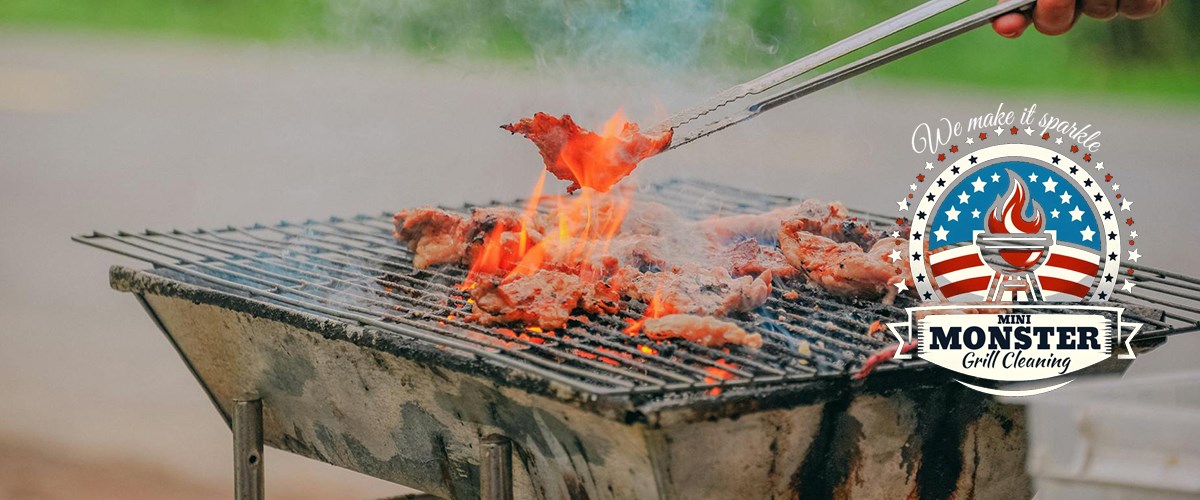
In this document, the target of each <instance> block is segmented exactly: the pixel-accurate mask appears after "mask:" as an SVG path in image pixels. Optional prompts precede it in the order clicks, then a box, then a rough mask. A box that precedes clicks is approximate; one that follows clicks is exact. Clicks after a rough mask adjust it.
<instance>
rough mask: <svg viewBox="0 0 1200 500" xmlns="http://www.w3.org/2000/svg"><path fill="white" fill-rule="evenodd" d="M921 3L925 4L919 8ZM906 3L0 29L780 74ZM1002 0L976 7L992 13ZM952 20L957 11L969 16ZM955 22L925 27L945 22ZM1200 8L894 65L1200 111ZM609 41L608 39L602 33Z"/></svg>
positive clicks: (450, 3) (134, 14) (70, 20)
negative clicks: (620, 61)
mask: <svg viewBox="0 0 1200 500" xmlns="http://www.w3.org/2000/svg"><path fill="white" fill-rule="evenodd" d="M914 1H915V0H914ZM909 3H910V2H906V3H903V4H897V2H895V1H894V0H892V1H887V0H871V1H868V0H862V1H857V2H846V1H844V0H736V1H734V0H565V1H564V0H505V1H494V2H479V1H476V0H354V1H353V2H351V1H344V0H4V1H3V2H0V24H6V25H11V26H22V27H54V28H70V29H83V30H89V31H104V32H124V33H153V34H167V35H178V36H187V37H216V38H226V39H237V40H247V41H265V42H280V43H282V42H293V41H305V42H319V43H328V44H346V45H355V44H370V45H372V46H375V47H382V48H385V49H396V50H406V51H409V52H413V53H416V54H420V55H423V56H427V57H431V58H440V57H448V56H451V55H454V56H460V55H467V56H470V57H481V58H489V59H501V60H508V61H512V62H514V63H516V64H528V65H532V64H533V63H532V62H531V61H533V60H534V59H535V57H541V56H544V55H545V54H546V53H551V54H557V55H559V56H561V57H565V58H581V59H586V57H590V56H592V55H593V54H592V53H590V52H587V50H590V49H589V47H595V46H604V45H605V44H612V45H613V46H619V47H620V48H623V49H624V50H626V51H628V53H629V54H632V55H634V56H637V57H642V56H646V55H647V54H650V55H656V56H657V58H648V59H647V60H646V61H644V62H647V63H648V64H659V63H672V62H677V61H684V62H685V63H687V64H695V65H701V66H705V65H708V66H712V67H735V68H741V69H745V70H747V71H754V70H763V69H768V68H771V67H775V66H778V65H781V64H783V63H786V62H788V61H791V60H793V59H795V58H798V57H800V56H802V55H804V54H806V53H809V52H811V51H813V50H816V49H818V48H820V47H822V46H824V45H826V44H828V43H831V42H833V41H836V40H838V39H840V38H842V37H845V36H847V35H849V34H851V33H852V32H853V31H854V30H856V29H860V28H862V27H864V26H865V24H867V23H869V22H870V20H875V19H883V18H885V17H887V16H890V15H893V14H895V13H897V12H898V11H899V10H900V9H901V8H903V7H904V6H906V5H909ZM990 3H991V2H990V0H972V1H971V3H970V4H971V5H972V7H968V8H966V9H965V10H970V9H972V8H974V9H981V8H983V7H984V6H986V5H989V4H990ZM959 12H960V14H953V15H955V16H957V15H961V12H963V11H959ZM949 18H950V17H949V16H943V17H941V18H935V19H934V20H931V21H928V22H926V23H925V26H924V28H929V27H932V26H935V25H938V24H941V23H944V22H946V21H947V20H948V19H949ZM1197 29H1200V2H1176V3H1174V4H1173V5H1172V6H1171V7H1170V10H1169V11H1168V12H1167V13H1165V14H1164V15H1160V16H1158V17H1157V18H1155V19H1152V20H1149V21H1143V22H1136V23H1135V22H1130V21H1114V22H1107V23H1103V22H1098V21H1094V20H1091V19H1081V20H1080V23H1079V26H1077V27H1076V29H1075V30H1074V31H1073V32H1072V33H1071V34H1069V35H1067V36H1065V37H1060V38H1051V37H1045V36H1042V35H1040V34H1039V33H1036V32H1035V31H1034V30H1033V29H1030V30H1029V32H1028V33H1027V34H1026V35H1025V36H1024V37H1022V38H1021V39H1019V40H1005V39H1002V38H1000V37H998V36H995V35H994V34H992V33H990V32H989V31H988V30H986V29H981V30H978V31H976V32H973V33H969V34H967V35H964V36H962V37H961V38H959V39H957V40H954V41H951V42H948V43H944V44H941V45H939V46H936V47H933V48H930V49H927V50H925V51H923V52H921V53H918V54H915V55H913V56H910V57H908V58H906V59H905V60H904V61H902V62H900V63H895V64H891V65H888V66H886V67H884V68H881V69H880V70H877V71H876V72H874V73H873V74H872V77H875V78H883V79H885V80H890V81H898V82H908V83H912V84H918V85H923V84H930V85H956V86H964V85H965V86H972V87H980V88H993V89H1005V90H1008V89H1016V90H1021V89H1036V90H1037V91H1039V92H1044V91H1045V92H1072V93H1078V92H1086V93H1103V94H1106V95H1114V94H1119V95H1123V96H1133V97H1139V98H1143V97H1144V98H1151V99H1158V100H1169V101H1195V102H1200V58H1197V57H1195V56H1194V54H1197V53H1200V39H1198V38H1196V37H1194V36H1193V35H1192V33H1194V32H1196V31H1197ZM601 36H603V37H605V38H600V37H601Z"/></svg>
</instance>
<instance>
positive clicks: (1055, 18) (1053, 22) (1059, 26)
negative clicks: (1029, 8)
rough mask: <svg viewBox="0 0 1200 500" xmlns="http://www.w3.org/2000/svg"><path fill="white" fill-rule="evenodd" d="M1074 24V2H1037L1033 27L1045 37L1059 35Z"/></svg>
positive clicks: (1060, 0) (1047, 0)
mask: <svg viewBox="0 0 1200 500" xmlns="http://www.w3.org/2000/svg"><path fill="white" fill-rule="evenodd" d="M1074 24H1075V0H1038V3H1037V4H1036V5H1035V6H1034V8H1033V25H1034V27H1036V28H1037V30H1038V31H1040V32H1042V33H1044V34H1047V35H1061V34H1063V33H1066V32H1067V31H1068V30H1070V29H1071V26H1072V25H1074Z"/></svg>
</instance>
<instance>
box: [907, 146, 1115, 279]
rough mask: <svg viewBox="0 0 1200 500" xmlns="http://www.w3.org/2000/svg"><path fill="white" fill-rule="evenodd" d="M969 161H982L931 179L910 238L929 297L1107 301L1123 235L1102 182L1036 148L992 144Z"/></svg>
mask: <svg viewBox="0 0 1200 500" xmlns="http://www.w3.org/2000/svg"><path fill="white" fill-rule="evenodd" d="M985 155H986V156H985ZM970 158H974V159H975V161H976V162H975V163H971V162H969V161H965V160H964V161H962V163H965V165H961V166H960V165H958V164H957V163H956V165H955V166H952V167H951V168H950V169H948V170H947V171H945V172H943V173H942V174H941V175H939V176H937V177H935V178H933V181H934V182H933V185H931V186H930V191H929V192H928V193H926V197H925V199H923V200H922V202H921V203H920V204H918V206H917V207H915V208H916V210H915V211H914V212H915V213H914V215H915V216H916V220H914V221H913V228H912V233H911V235H910V240H909V242H910V245H912V246H918V248H919V249H920V250H921V252H917V253H916V254H915V256H916V257H917V258H916V259H915V260H914V262H913V263H912V264H913V274H914V277H917V278H918V279H917V283H916V285H917V290H918V292H919V293H920V294H921V298H922V299H924V300H926V301H944V302H952V303H1028V302H1080V301H1085V300H1089V301H1096V300H1099V301H1103V300H1107V298H1108V296H1109V295H1110V294H1111V293H1112V284H1113V282H1114V281H1115V275H1116V274H1117V272H1118V269H1119V266H1120V253H1119V252H1120V251H1121V248H1120V245H1121V238H1120V237H1119V232H1120V228H1119V227H1118V226H1117V222H1118V221H1117V218H1116V217H1115V216H1114V212H1115V211H1114V210H1113V207H1112V205H1111V204H1110V202H1109V199H1108V197H1107V196H1104V195H1105V193H1103V192H1102V191H1100V186H1099V185H1098V183H1097V182H1095V180H1094V179H1093V178H1092V177H1091V176H1089V175H1088V173H1087V172H1086V171H1084V170H1083V169H1081V168H1078V166H1077V165H1075V164H1073V163H1072V164H1069V165H1068V164H1067V162H1068V161H1069V160H1067V159H1065V158H1061V157H1058V156H1056V154H1055V153H1054V152H1052V151H1049V150H1046V149H1044V148H1040V147H1036V146H1030V145H1024V144H1006V145H1001V146H993V147H992V148H987V149H984V150H979V151H976V152H974V153H972V155H971V156H970V157H969V158H968V159H970ZM1054 158H1058V162H1057V163H1055V162H1054ZM985 159H986V160H985ZM985 161H986V162H985ZM939 184H944V186H942V187H941V188H940V189H939ZM921 271H925V273H922V272H921ZM1106 276H1113V278H1106Z"/></svg>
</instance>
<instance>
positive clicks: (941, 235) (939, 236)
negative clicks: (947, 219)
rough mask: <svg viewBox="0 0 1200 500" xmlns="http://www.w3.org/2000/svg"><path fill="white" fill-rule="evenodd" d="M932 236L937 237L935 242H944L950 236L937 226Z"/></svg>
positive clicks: (948, 232)
mask: <svg viewBox="0 0 1200 500" xmlns="http://www.w3.org/2000/svg"><path fill="white" fill-rule="evenodd" d="M933 235H934V236H937V241H946V236H949V235H950V231H947V230H946V228H944V227H942V226H938V228H937V231H934V232H933Z"/></svg>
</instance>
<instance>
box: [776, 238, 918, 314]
mask: <svg viewBox="0 0 1200 500" xmlns="http://www.w3.org/2000/svg"><path fill="white" fill-rule="evenodd" d="M807 227H808V226H806V222H805V221H802V220H801V221H786V222H784V223H783V226H782V227H781V228H780V229H779V247H780V249H781V250H783V255H784V257H785V258H787V261H788V262H789V263H791V264H792V265H793V266H795V267H796V268H798V269H800V270H801V271H803V272H804V274H805V276H807V277H808V280H809V282H810V283H812V284H813V285H816V286H817V287H819V288H821V289H823V290H825V291H827V292H829V293H831V294H833V295H836V296H838V297H842V298H864V299H877V298H881V297H882V301H883V303H885V304H891V303H892V302H893V301H895V299H896V294H897V292H898V291H899V289H898V288H897V287H895V286H894V285H896V284H897V283H900V282H905V283H907V284H908V285H911V284H912V276H911V275H910V274H909V268H908V265H907V264H908V262H907V260H905V259H904V258H903V257H901V258H900V259H899V260H898V261H895V262H893V261H892V260H891V259H890V258H889V254H890V253H891V252H892V251H893V250H900V254H901V255H902V256H903V255H904V254H905V253H906V252H905V249H907V244H906V243H905V242H904V240H901V239H899V238H885V239H882V240H879V241H877V242H875V243H874V244H873V245H872V246H871V247H870V250H863V247H862V246H859V245H858V244H857V243H838V242H836V241H834V240H832V239H830V238H827V237H825V236H821V235H819V234H813V233H811V232H807V231H805V229H806V228H807Z"/></svg>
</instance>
